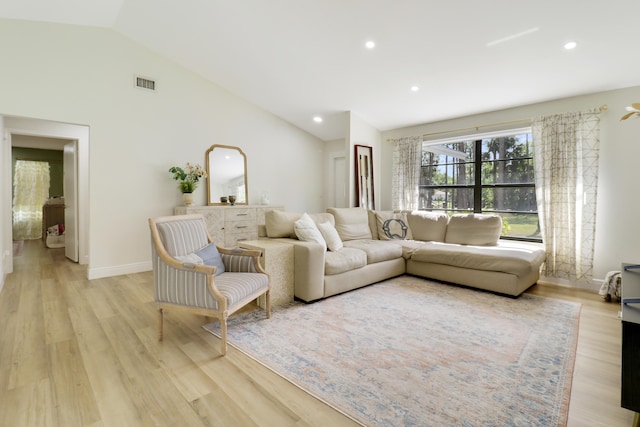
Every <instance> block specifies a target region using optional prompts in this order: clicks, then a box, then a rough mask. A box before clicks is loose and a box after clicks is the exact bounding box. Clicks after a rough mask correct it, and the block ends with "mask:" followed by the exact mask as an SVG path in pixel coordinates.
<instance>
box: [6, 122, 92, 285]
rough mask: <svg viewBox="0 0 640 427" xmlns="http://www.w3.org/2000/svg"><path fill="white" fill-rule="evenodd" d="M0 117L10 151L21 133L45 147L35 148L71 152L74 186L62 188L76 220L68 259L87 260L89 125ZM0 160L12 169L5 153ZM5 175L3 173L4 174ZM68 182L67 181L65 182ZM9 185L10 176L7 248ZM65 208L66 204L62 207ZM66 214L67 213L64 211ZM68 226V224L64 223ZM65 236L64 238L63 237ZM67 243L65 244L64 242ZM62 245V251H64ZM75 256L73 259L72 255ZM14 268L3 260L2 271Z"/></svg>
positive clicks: (8, 238)
mask: <svg viewBox="0 0 640 427" xmlns="http://www.w3.org/2000/svg"><path fill="white" fill-rule="evenodd" d="M0 118H2V120H1V121H0V124H2V123H4V141H5V144H8V145H9V146H8V147H6V148H4V149H3V151H4V152H5V153H8V152H11V149H12V145H13V142H12V141H13V140H14V139H18V140H20V139H22V137H29V138H31V139H33V140H35V141H40V142H41V143H44V144H45V145H44V147H42V146H41V147H33V148H36V149H46V148H52V147H54V146H56V144H58V145H57V147H58V149H60V150H62V151H64V150H65V145H66V146H67V147H66V149H67V150H69V153H71V157H70V159H71V160H69V165H70V166H67V169H68V172H71V171H72V173H70V174H69V176H71V177H72V178H71V179H72V181H71V186H72V188H73V190H71V189H69V190H67V189H65V191H66V192H69V191H71V193H70V194H73V195H74V196H75V197H74V202H75V206H73V207H72V210H71V211H70V216H71V217H72V218H73V219H71V220H70V222H73V221H75V226H73V225H72V227H73V228H74V230H75V237H73V242H74V244H73V245H72V247H75V251H76V255H75V257H73V256H69V255H67V256H68V257H69V258H70V259H72V260H74V261H76V262H78V263H80V264H88V263H89V253H88V250H89V249H88V248H89V229H88V212H89V197H88V194H89V185H88V181H89V128H88V126H83V125H73V124H67V123H60V122H53V121H48V120H41V119H30V118H24V117H11V116H0ZM4 157H5V158H4V159H3V160H2V166H3V168H8V170H11V166H12V165H11V156H10V155H9V156H4ZM5 176H6V175H5ZM65 185H67V186H68V185H69V184H65ZM11 186H12V179H10V180H8V182H7V183H6V184H5V185H4V186H3V187H4V188H3V191H2V193H3V196H2V199H3V203H2V205H3V212H2V213H3V214H2V216H1V217H2V218H4V221H3V222H4V223H3V224H2V227H3V229H4V230H5V232H4V233H3V235H4V238H3V242H2V246H3V249H4V251H5V252H6V251H7V250H8V249H11V248H12V247H13V242H12V231H11V230H12V212H11V205H12V200H11V195H12V191H11ZM65 210H66V208H65ZM65 216H67V214H66V212H65ZM65 226H67V227H68V225H65ZM65 240H66V239H65ZM65 247H66V244H65ZM66 251H67V250H66V249H65V253H66ZM74 258H75V259H74ZM12 271H13V265H12V262H10V263H8V265H7V263H5V273H7V274H8V273H11V272H12Z"/></svg>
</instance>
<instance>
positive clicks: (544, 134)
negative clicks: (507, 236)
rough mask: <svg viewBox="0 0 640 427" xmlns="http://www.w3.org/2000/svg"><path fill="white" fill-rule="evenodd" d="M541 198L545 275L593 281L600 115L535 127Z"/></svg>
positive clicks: (557, 118)
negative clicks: (545, 256)
mask: <svg viewBox="0 0 640 427" xmlns="http://www.w3.org/2000/svg"><path fill="white" fill-rule="evenodd" d="M532 132H533V142H534V143H533V147H534V170H535V183H536V199H537V203H538V216H539V219H540V229H541V232H542V240H543V241H544V245H545V249H546V252H547V261H546V263H545V267H544V270H543V274H545V275H546V276H548V277H555V278H561V279H568V280H572V281H590V280H591V279H592V277H593V252H594V241H595V223H596V198H597V188H598V157H599V154H598V153H599V145H600V114H599V112H598V111H596V110H593V111H587V112H577V113H564V114H558V115H553V116H545V117H539V118H536V119H535V120H534V122H533V126H532Z"/></svg>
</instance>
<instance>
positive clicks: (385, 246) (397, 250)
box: [343, 239, 402, 264]
mask: <svg viewBox="0 0 640 427" xmlns="http://www.w3.org/2000/svg"><path fill="white" fill-rule="evenodd" d="M343 244H344V246H345V247H347V248H355V249H360V250H361V251H363V252H364V253H365V254H367V264H375V263H376V262H382V261H389V260H391V259H396V258H400V257H401V256H402V247H401V246H399V245H395V244H393V243H391V242H389V241H382V240H371V239H361V240H349V241H348V242H344V243H343Z"/></svg>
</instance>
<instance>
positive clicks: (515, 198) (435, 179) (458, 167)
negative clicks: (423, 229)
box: [419, 129, 541, 241]
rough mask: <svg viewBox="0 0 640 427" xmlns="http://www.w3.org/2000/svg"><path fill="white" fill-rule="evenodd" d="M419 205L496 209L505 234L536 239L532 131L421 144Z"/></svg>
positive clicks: (461, 210)
mask: <svg viewBox="0 0 640 427" xmlns="http://www.w3.org/2000/svg"><path fill="white" fill-rule="evenodd" d="M419 208H420V209H423V210H430V211H445V212H448V213H450V214H453V213H464V212H469V213H471V212H476V213H497V214H499V215H500V216H501V217H502V221H503V228H502V237H503V238H512V239H520V240H535V241H540V240H541V236H540V227H539V224H538V211H537V205H536V193H535V185H534V176H533V145H532V136H531V130H530V129H517V130H512V131H507V132H501V133H494V134H485V135H477V136H472V137H466V138H456V139H447V140H439V141H428V142H425V143H423V146H422V171H421V175H420V198H419Z"/></svg>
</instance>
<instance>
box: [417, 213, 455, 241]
mask: <svg viewBox="0 0 640 427" xmlns="http://www.w3.org/2000/svg"><path fill="white" fill-rule="evenodd" d="M407 222H408V223H409V229H411V234H412V235H413V239H414V240H421V241H423V242H444V238H445V235H446V234H447V224H448V223H449V215H447V214H446V213H444V212H427V211H417V210H416V211H411V212H409V213H408V214H407Z"/></svg>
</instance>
